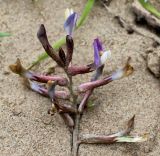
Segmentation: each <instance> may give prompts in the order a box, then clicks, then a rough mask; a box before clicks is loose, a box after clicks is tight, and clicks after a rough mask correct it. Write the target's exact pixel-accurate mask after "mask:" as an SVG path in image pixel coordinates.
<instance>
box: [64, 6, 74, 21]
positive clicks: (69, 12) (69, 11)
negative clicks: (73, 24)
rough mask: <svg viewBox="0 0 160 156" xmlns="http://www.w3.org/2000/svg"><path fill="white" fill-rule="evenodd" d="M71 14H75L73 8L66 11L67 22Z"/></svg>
mask: <svg viewBox="0 0 160 156" xmlns="http://www.w3.org/2000/svg"><path fill="white" fill-rule="evenodd" d="M71 14H73V9H72V8H71V9H68V8H67V9H66V10H65V20H66V19H67V18H68V17H69V16H70V15H71Z"/></svg>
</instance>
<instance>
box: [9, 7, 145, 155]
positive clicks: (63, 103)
mask: <svg viewBox="0 0 160 156" xmlns="http://www.w3.org/2000/svg"><path fill="white" fill-rule="evenodd" d="M65 15H66V21H65V23H64V29H65V30H66V32H67V35H66V51H64V50H63V49H62V48H60V49H59V51H58V53H57V52H56V51H55V50H54V49H53V48H52V46H51V44H50V43H49V40H48V37H47V33H46V29H45V26H44V25H43V24H42V25H40V28H39V30H38V33H37V37H38V39H39V41H40V43H41V44H42V46H43V48H44V50H45V51H46V53H47V54H48V55H49V56H50V57H51V58H52V59H53V60H54V61H55V62H56V63H57V65H58V66H59V67H61V68H62V69H63V71H64V73H65V74H66V77H62V76H60V75H44V74H39V73H36V72H34V71H31V70H27V69H25V68H24V67H23V66H22V64H21V62H20V60H19V59H17V61H16V63H15V64H12V65H10V66H9V67H10V69H11V71H12V72H14V73H16V74H19V75H20V76H21V77H22V78H23V79H24V81H25V84H26V86H27V87H29V88H30V89H32V90H33V91H35V92H37V93H39V94H41V95H43V96H46V97H49V98H50V99H51V103H52V105H51V108H50V109H49V113H51V114H54V113H55V111H56V112H58V113H59V114H60V116H61V117H62V119H63V120H64V122H65V124H66V125H67V126H68V128H69V130H70V132H71V133H73V145H72V146H73V147H72V149H73V151H77V149H78V145H79V144H80V143H112V142H140V141H144V140H145V138H144V137H130V136H129V132H130V131H131V129H132V127H133V123H134V117H133V118H131V120H129V122H128V125H127V128H126V129H125V130H123V131H121V132H118V133H115V134H112V135H109V136H102V135H89V136H83V137H81V138H80V137H79V134H78V133H77V131H78V125H77V124H79V121H80V117H81V116H82V114H83V112H84V111H85V109H86V108H87V103H88V99H89V97H90V96H91V95H92V94H93V92H94V89H96V88H98V87H101V86H104V85H106V84H108V83H110V82H112V81H114V80H118V79H121V78H123V77H126V76H129V75H130V74H132V73H133V71H134V69H133V67H132V66H131V65H130V64H129V61H130V59H128V61H127V62H126V64H125V66H124V67H123V68H120V69H118V70H116V71H115V72H113V73H112V74H110V75H107V76H103V77H102V74H103V69H104V66H105V62H106V60H107V59H108V58H109V57H110V56H111V52H110V51H109V50H104V49H105V48H104V47H103V44H102V42H101V41H100V40H99V39H98V38H96V39H94V41H93V51H94V59H93V62H92V63H91V64H86V65H75V64H72V56H73V51H74V42H73V31H74V29H75V28H76V22H77V18H78V15H77V13H76V12H74V11H73V10H72V9H71V10H69V9H67V10H66V12H65ZM89 72H94V74H93V76H92V77H91V79H90V81H89V82H85V83H82V84H80V85H79V86H78V87H77V90H76V91H75V90H73V82H72V78H73V77H74V76H75V75H78V74H86V73H89ZM57 85H58V86H60V87H61V88H62V90H57V88H56V86H57ZM60 87H59V88H60ZM78 97H82V99H81V101H80V102H79V101H78V100H77V99H78ZM60 99H61V100H60ZM73 153H75V152H73Z"/></svg>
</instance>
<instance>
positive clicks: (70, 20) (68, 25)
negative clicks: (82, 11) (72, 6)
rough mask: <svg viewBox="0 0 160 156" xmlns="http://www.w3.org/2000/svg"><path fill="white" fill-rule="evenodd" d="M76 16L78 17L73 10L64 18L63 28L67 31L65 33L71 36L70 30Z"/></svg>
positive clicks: (74, 23)
mask: <svg viewBox="0 0 160 156" xmlns="http://www.w3.org/2000/svg"><path fill="white" fill-rule="evenodd" d="M77 17H78V15H77V13H75V12H74V13H73V14H71V15H70V16H69V17H68V18H67V19H66V21H65V23H64V29H65V31H66V32H67V35H70V36H72V32H73V30H74V28H75V26H76V22H77Z"/></svg>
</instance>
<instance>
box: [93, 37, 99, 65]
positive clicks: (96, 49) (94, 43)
mask: <svg viewBox="0 0 160 156" xmlns="http://www.w3.org/2000/svg"><path fill="white" fill-rule="evenodd" d="M97 43H98V42H97V39H95V40H94V42H93V48H94V64H95V66H96V67H99V66H100V55H99V49H98V44H97Z"/></svg>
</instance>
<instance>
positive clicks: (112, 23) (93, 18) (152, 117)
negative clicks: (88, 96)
mask: <svg viewBox="0 0 160 156" xmlns="http://www.w3.org/2000/svg"><path fill="white" fill-rule="evenodd" d="M85 3H86V0H81V1H78V0H70V1H64V0H58V1H56V0H38V1H37V2H35V3H33V2H32V1H31V0H23V1H22V0H12V1H11V0H0V17H1V19H0V31H2V32H10V33H11V34H12V36H11V37H8V38H2V39H1V40H0V69H1V70H0V82H1V83H0V156H9V155H11V156H51V155H52V156H53V155H54V156H69V155H70V133H69V131H68V129H67V128H66V126H65V125H64V124H63V121H62V119H61V118H60V116H59V115H58V114H56V115H54V116H50V115H48V114H47V110H48V108H49V107H50V100H49V99H47V98H44V97H42V96H40V95H38V94H36V93H34V92H32V91H30V90H28V89H27V88H25V87H24V86H23V85H22V83H21V81H20V79H19V77H18V76H16V75H15V74H13V73H11V72H10V71H9V69H8V65H10V64H12V63H14V62H15V61H16V58H20V59H21V60H22V61H23V64H24V65H25V66H28V65H29V64H30V63H31V62H32V61H34V60H35V59H36V58H37V56H38V55H39V54H41V52H43V48H42V46H41V44H40V43H39V41H38V39H37V37H36V33H37V30H38V28H39V25H40V24H41V23H43V24H45V26H46V29H47V32H48V35H49V40H50V42H51V43H54V42H55V41H56V40H57V39H59V38H60V37H62V36H64V35H65V32H64V30H63V22H64V10H65V9H66V8H71V7H72V8H73V9H74V10H76V11H77V12H78V13H81V11H82V9H83V7H84V4H85ZM131 3H132V1H131V0H121V1H116V0H113V1H112V2H111V4H110V7H109V8H110V9H111V10H112V11H114V14H117V15H119V16H122V17H123V18H124V19H125V20H128V21H133V20H134V15H133V14H132V11H131V9H130V7H131ZM144 29H145V28H142V27H141V30H142V33H143V31H144ZM147 31H149V30H146V29H145V31H144V34H145V33H146V32H147ZM97 36H98V37H100V39H101V40H102V41H103V42H104V44H105V46H106V49H110V50H111V52H112V58H111V59H110V60H108V62H106V66H105V70H104V75H106V74H108V73H110V72H111V71H113V70H115V69H116V68H118V67H122V66H123V65H124V63H125V62H126V60H127V58H128V57H129V56H130V57H131V58H132V61H131V64H132V66H133V67H134V69H135V71H134V73H133V74H132V75H131V76H129V77H128V78H124V79H121V80H118V81H115V82H112V83H110V84H109V85H107V86H105V87H102V88H99V89H98V90H97V91H96V92H95V97H97V99H96V101H95V102H96V103H98V105H97V106H96V107H95V108H94V109H90V110H88V111H86V112H85V114H84V115H83V118H82V120H81V125H80V132H81V133H84V134H88V133H93V134H108V133H112V132H117V131H118V130H120V129H121V128H123V125H124V123H125V122H126V121H127V120H128V119H130V118H131V117H132V116H133V115H134V114H135V115H136V118H135V128H134V130H133V131H132V134H144V133H148V135H149V139H148V141H146V142H144V143H135V144H128V143H127V144H123V143H117V144H112V145H81V146H80V149H79V155H80V156H86V155H87V156H92V155H94V156H111V155H112V156H146V155H147V156H159V155H160V148H159V147H160V81H159V79H158V78H156V77H155V76H154V75H152V74H151V73H150V72H149V70H148V69H147V62H146V60H147V55H148V53H153V52H154V53H155V52H157V53H158V52H159V50H157V49H156V48H153V47H152V45H153V40H151V39H150V38H148V37H144V36H141V35H138V34H136V33H133V34H130V35H129V34H127V32H126V30H125V29H123V28H121V27H120V25H119V24H118V23H117V21H116V20H115V18H114V16H113V15H112V14H110V13H108V11H107V10H106V9H105V7H103V6H102V5H101V4H100V3H99V2H96V4H95V6H94V8H93V11H92V13H91V14H90V16H89V17H88V19H87V21H86V23H85V24H84V25H83V26H82V27H81V28H80V29H79V30H77V31H76V32H75V36H74V37H75V52H74V62H75V63H77V64H85V63H86V64H87V63H89V62H91V61H92V59H93V48H92V42H93V39H94V38H96V37H97ZM158 56H160V55H158ZM154 60H155V59H153V61H154ZM150 61H151V59H150ZM156 63H157V62H156ZM150 64H154V63H152V62H150ZM52 65H53V62H52V61H51V59H47V60H46V61H44V62H43V63H42V64H41V65H40V66H38V67H36V68H35V69H34V70H36V71H43V72H45V71H46V69H47V68H48V67H50V66H52ZM89 79H90V74H88V75H86V76H80V77H76V78H75V83H76V84H78V83H80V82H82V81H83V82H85V81H86V80H89Z"/></svg>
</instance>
